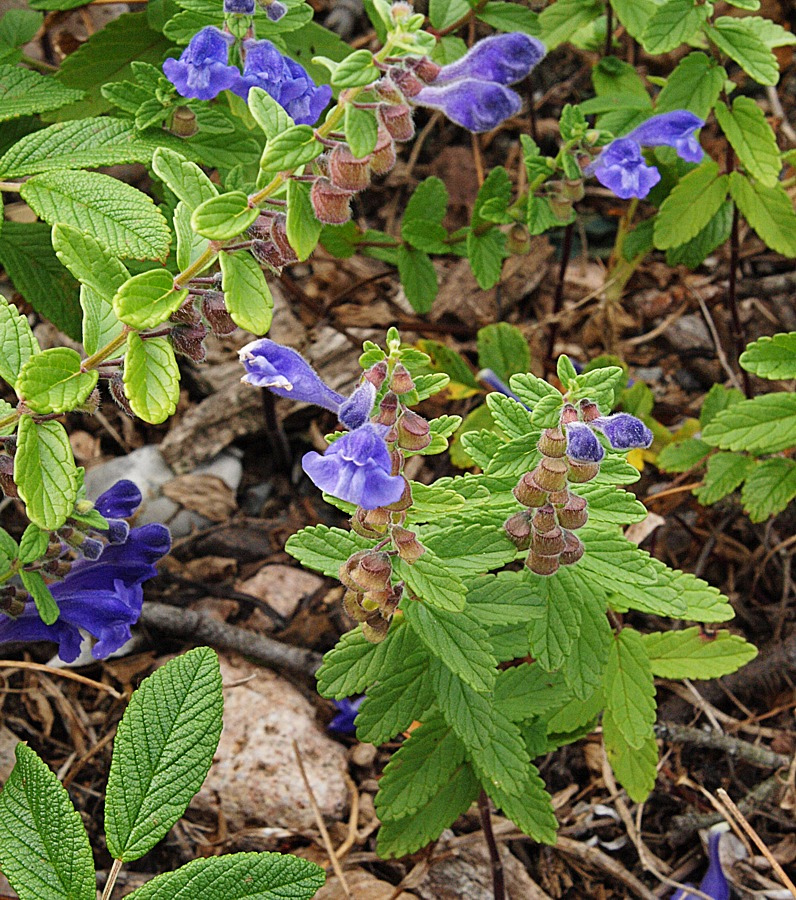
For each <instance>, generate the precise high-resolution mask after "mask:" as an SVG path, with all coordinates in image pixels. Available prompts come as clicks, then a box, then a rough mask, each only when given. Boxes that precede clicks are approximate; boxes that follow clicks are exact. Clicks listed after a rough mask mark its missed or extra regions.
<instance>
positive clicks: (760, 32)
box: [743, 16, 796, 49]
mask: <svg viewBox="0 0 796 900" xmlns="http://www.w3.org/2000/svg"><path fill="white" fill-rule="evenodd" d="M743 22H744V25H745V26H746V27H747V28H749V29H751V30H752V31H753V32H754V33H755V34H756V35H757V36H758V37H759V38H760V40H761V41H762V42H763V43H764V44H765V45H766V47H768V48H769V49H773V48H774V47H789V46H793V44H796V34H793V32H791V31H786V30H785V29H784V28H783V27H782V26H781V25H778V24H777V23H776V22H772V21H771V19H764V18H762V17H761V16H744V19H743Z"/></svg>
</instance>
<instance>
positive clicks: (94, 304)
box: [80, 284, 122, 353]
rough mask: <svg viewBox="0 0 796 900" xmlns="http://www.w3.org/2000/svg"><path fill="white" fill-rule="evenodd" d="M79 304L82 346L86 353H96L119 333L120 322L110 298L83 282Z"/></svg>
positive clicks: (120, 328)
mask: <svg viewBox="0 0 796 900" xmlns="http://www.w3.org/2000/svg"><path fill="white" fill-rule="evenodd" d="M80 305H81V307H82V308H83V346H84V347H85V348H86V352H87V353H96V352H97V350H98V349H99V348H100V347H104V346H105V344H107V343H109V342H110V341H112V340H113V339H114V338H116V337H117V336H118V335H119V334H121V330H122V323H121V322H120V321H119V320H118V319H117V318H116V313H114V311H113V306H112V304H111V302H110V300H107V299H105V297H104V296H103V295H102V294H98V293H97V292H96V291H95V290H94V289H93V288H91V287H88V285H85V284H84V285H82V286H81V288H80Z"/></svg>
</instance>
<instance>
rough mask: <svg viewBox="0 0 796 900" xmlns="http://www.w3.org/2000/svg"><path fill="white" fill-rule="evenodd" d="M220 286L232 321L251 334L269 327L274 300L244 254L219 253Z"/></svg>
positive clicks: (254, 263) (252, 261)
mask: <svg viewBox="0 0 796 900" xmlns="http://www.w3.org/2000/svg"><path fill="white" fill-rule="evenodd" d="M218 261H219V262H220V263H221V276H222V282H221V286H222V288H223V290H224V299H225V300H226V304H227V309H228V310H229V314H230V315H231V316H232V321H233V322H234V323H235V324H236V325H238V326H240V327H241V328H244V329H245V330H246V331H250V332H251V333H252V334H265V333H266V331H268V329H269V328H270V327H271V319H272V318H273V309H274V299H273V297H272V296H271V290H270V288H269V287H268V282H267V281H266V280H265V275H263V270H262V269H261V268H260V266H259V265H258V263H257V261H256V260H255V259H254V257H252V256H251V255H250V254H248V253H224V252H221V253H219V256H218Z"/></svg>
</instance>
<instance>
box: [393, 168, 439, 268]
mask: <svg viewBox="0 0 796 900" xmlns="http://www.w3.org/2000/svg"><path fill="white" fill-rule="evenodd" d="M447 208H448V189H447V188H446V187H445V184H444V182H443V181H442V180H441V179H439V178H437V177H436V176H431V177H430V178H426V179H425V180H424V181H421V182H420V184H418V186H417V187H416V188H415V190H414V192H413V193H412V196H411V197H410V198H409V202H408V203H407V205H406V210H405V211H404V216H403V220H402V222H401V237H402V238H403V239H404V240H405V241H408V242H409V243H410V244H412V245H413V246H415V247H417V248H418V249H421V250H433V251H434V252H438V253H445V252H447V250H448V248H447V246H446V245H444V244H442V243H441V242H442V240H443V239H444V238H445V237H447V234H448V232H447V230H446V229H445V228H443V226H442V220H443V219H444V218H445V213H446V211H447ZM430 235H434V236H435V240H436V242H437V243H438V246H437V247H429V244H428V242H427V240H428V237H429V236H430Z"/></svg>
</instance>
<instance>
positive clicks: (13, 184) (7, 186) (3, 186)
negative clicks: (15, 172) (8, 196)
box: [0, 181, 23, 194]
mask: <svg viewBox="0 0 796 900" xmlns="http://www.w3.org/2000/svg"><path fill="white" fill-rule="evenodd" d="M22 185H23V182H21V181H0V191H9V192H11V191H13V192H14V193H15V194H18V193H19V189H20V188H21V187H22Z"/></svg>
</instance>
